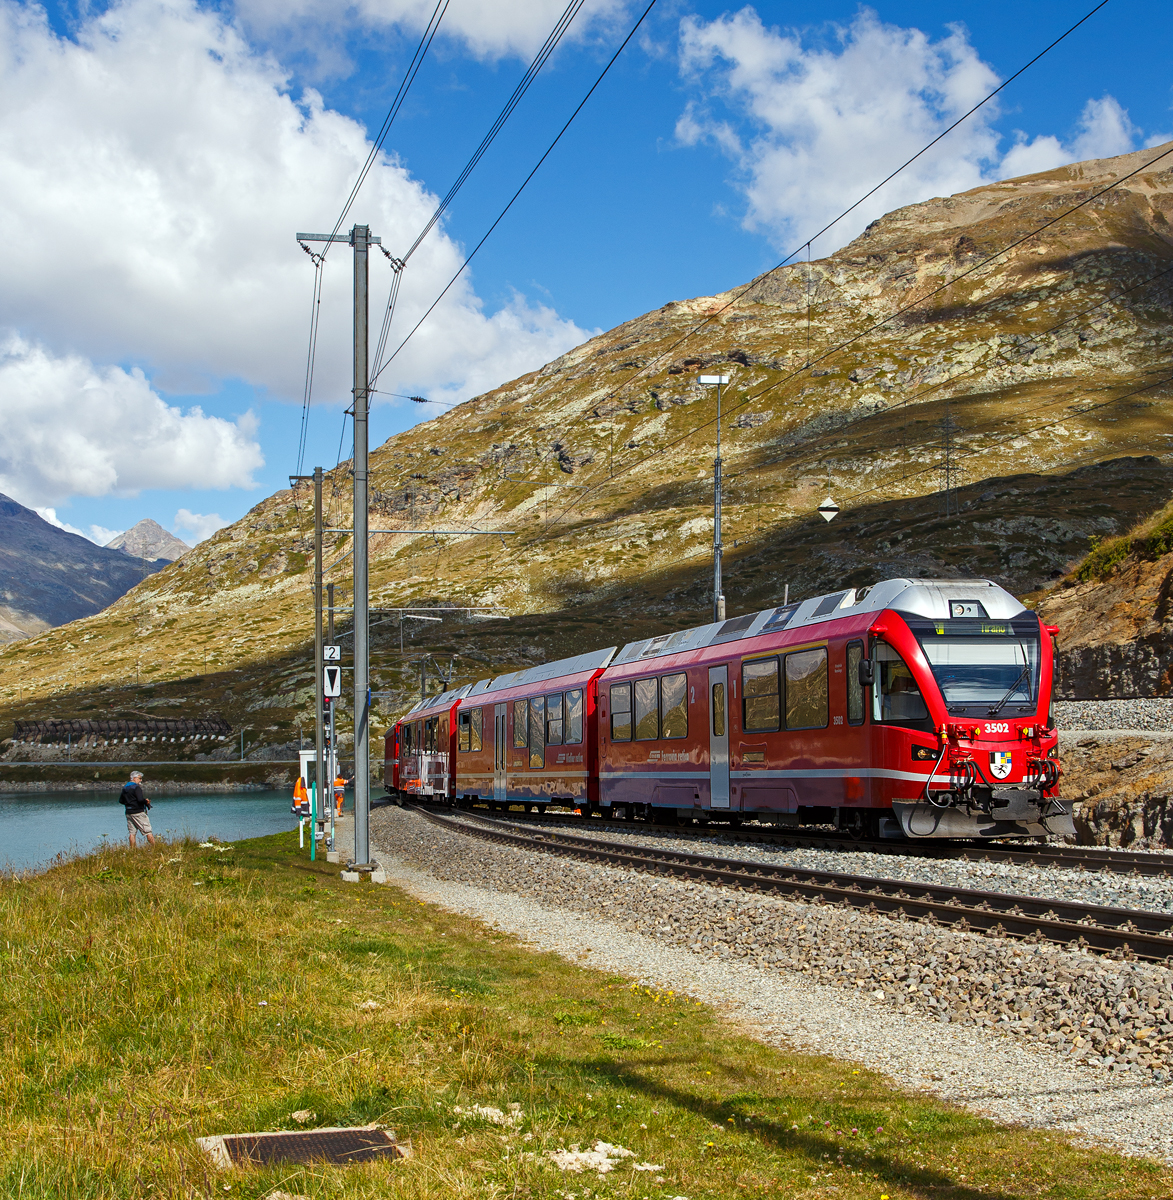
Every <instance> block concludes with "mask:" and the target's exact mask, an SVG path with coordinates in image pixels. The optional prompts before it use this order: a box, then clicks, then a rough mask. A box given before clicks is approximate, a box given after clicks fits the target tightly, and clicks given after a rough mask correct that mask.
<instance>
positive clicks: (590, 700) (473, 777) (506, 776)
mask: <svg viewBox="0 0 1173 1200" xmlns="http://www.w3.org/2000/svg"><path fill="white" fill-rule="evenodd" d="M614 653H615V648H614V647H613V646H612V647H611V648H610V649H607V650H595V651H593V652H592V653H590V654H580V655H578V656H577V657H575V658H564V659H562V660H560V661H559V662H553V663H544V664H543V665H542V666H540V667H529V668H527V669H526V670H524V671H515V672H514V673H513V674H511V675H502V676H499V677H498V678H497V679H494V680H492V681H491V682H489V681H486V682H485V684H483V685H482V684H477V685H476V686H475V687H474V688H473V689H472V690H471V691H470V692H469V694H468V695H466V696H464V697H462V699H461V701H460V708H459V712H458V716H457V720H458V723H459V725H458V729H459V733H458V756H459V757H458V762H459V767H458V773H457V774H458V778H457V784H456V795H457V796H458V797H459V798H460V799H461V800H462V801H463V802H464V803H467V804H472V803H475V802H477V801H479V800H485V801H488V804H489V807H490V808H497V807H501V808H508V807H509V805H511V804H522V805H524V806H525V807H526V808H536V809H537V810H538V811H539V812H542V811H544V810H545V808H546V805H547V804H551V803H563V804H568V805H570V806H572V807H574V808H578V809H581V810H583V811H585V812H589V811H590V809H591V806H592V805H594V804H597V803H598V794H599V793H598V761H597V755H598V746H599V731H598V710H597V705H596V701H597V695H598V678H599V676H600V675H601V674H602V672H603V668H604V667H605V666H606V665H607V663H608V662H610V661H611V658H612V656H613V655H614Z"/></svg>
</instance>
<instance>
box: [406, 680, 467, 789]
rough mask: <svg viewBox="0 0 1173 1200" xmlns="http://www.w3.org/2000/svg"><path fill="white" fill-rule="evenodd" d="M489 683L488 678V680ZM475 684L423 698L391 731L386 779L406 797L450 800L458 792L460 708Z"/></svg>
mask: <svg viewBox="0 0 1173 1200" xmlns="http://www.w3.org/2000/svg"><path fill="white" fill-rule="evenodd" d="M485 682H486V683H488V680H485ZM474 686H476V685H474V684H471V683H469V684H466V685H465V686H464V687H462V688H459V689H458V690H456V691H451V692H442V693H441V694H440V695H438V696H429V697H428V698H427V699H426V700H421V701H419V703H418V704H416V705H415V706H414V707H413V708H412V709H411V710H410V711H409V712H408V714H407V716H406V717H404V718H403V719H402V720H401V721H397V722H396V724H395V726H394V728H392V729H391V730H390V731H389V732H388V733H387V738H386V743H385V750H384V758H383V779H384V782H385V784H386V786H387V788H388V790H390V791H393V792H398V793H399V794H401V795H404V796H415V797H418V798H426V799H429V800H447V801H450V800H451V799H452V797H453V795H454V794H455V786H456V778H455V768H456V741H457V739H456V707H457V705H458V704H459V703H460V698H461V697H462V696H464V695H466V694H467V693H468V692H469V691H471V690H472V688H473V687H474Z"/></svg>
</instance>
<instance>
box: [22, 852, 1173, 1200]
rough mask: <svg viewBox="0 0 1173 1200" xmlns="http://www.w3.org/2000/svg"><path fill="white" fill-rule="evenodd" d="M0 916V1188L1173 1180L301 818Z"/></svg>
mask: <svg viewBox="0 0 1173 1200" xmlns="http://www.w3.org/2000/svg"><path fill="white" fill-rule="evenodd" d="M130 912H133V913H135V914H136V917H137V919H133V920H128V919H127V914H128V913H130ZM0 917H2V919H3V921H4V928H5V942H4V944H3V948H2V949H0V961H2V962H3V971H2V972H0V1001H2V1005H0V1009H2V1011H3V1014H4V1016H3V1019H2V1021H0V1028H2V1029H3V1035H4V1036H3V1039H2V1040H0V1106H2V1111H3V1116H4V1123H5V1130H6V1134H7V1136H6V1137H5V1139H4V1143H3V1145H2V1146H0V1194H2V1195H4V1196H11V1197H21V1198H22V1200H61V1198H63V1197H70V1198H72V1197H103V1198H104V1200H105V1198H109V1200H148V1198H153V1197H159V1196H166V1197H169V1198H172V1200H181V1198H182V1200H187V1198H189V1197H190V1198H194V1197H207V1196H211V1195H217V1196H233V1197H248V1198H249V1200H260V1198H261V1197H271V1196H277V1195H293V1196H305V1197H313V1198H315V1200H318V1198H321V1200H326V1198H330V1200H342V1198H346V1200H365V1198H368V1197H369V1198H374V1197H380V1198H386V1200H400V1198H402V1200H408V1198H410V1200H441V1198H442V1200H472V1198H473V1197H484V1198H490V1197H492V1198H497V1197H501V1196H516V1197H529V1198H531V1200H555V1198H559V1197H566V1196H567V1195H568V1194H573V1195H585V1191H584V1188H585V1190H587V1191H590V1192H591V1193H592V1194H593V1195H595V1196H598V1197H619V1196H624V1197H632V1198H636V1197H638V1198H640V1200H650V1198H651V1197H663V1196H676V1195H688V1196H694V1197H701V1196H704V1197H711V1198H713V1200H732V1198H733V1197H740V1196H745V1195H754V1196H762V1195H767V1194H768V1195H772V1196H773V1195H778V1196H795V1195H802V1196H810V1197H814V1196H819V1197H831V1196H834V1197H838V1198H840V1200H884V1197H891V1200H915V1198H918V1197H924V1196H928V1195H932V1196H938V1197H941V1198H942V1200H976V1197H978V1196H994V1197H1002V1198H1005V1200H1019V1198H1022V1200H1025V1198H1027V1197H1049V1198H1053V1200H1122V1198H1124V1197H1128V1198H1130V1200H1132V1198H1136V1200H1140V1198H1142V1197H1145V1198H1147V1197H1158V1196H1168V1195H1169V1192H1170V1186H1171V1183H1173V1178H1171V1175H1170V1172H1169V1170H1168V1169H1167V1168H1166V1167H1164V1166H1162V1165H1161V1164H1159V1163H1156V1162H1153V1161H1151V1160H1147V1159H1141V1158H1126V1157H1122V1156H1121V1155H1119V1154H1114V1153H1109V1152H1105V1151H1102V1150H1097V1149H1089V1148H1086V1147H1081V1146H1078V1145H1076V1144H1074V1143H1073V1141H1072V1140H1071V1139H1069V1138H1066V1137H1063V1136H1060V1135H1057V1134H1052V1133H1048V1132H1045V1131H1040V1130H1037V1129H1021V1128H1007V1127H1001V1126H997V1125H995V1124H994V1123H993V1122H991V1121H988V1120H984V1119H981V1118H979V1117H975V1116H972V1115H971V1114H969V1113H967V1112H964V1111H963V1110H961V1109H958V1108H955V1107H953V1106H950V1105H948V1104H945V1103H942V1102H940V1101H938V1100H935V1099H932V1098H928V1097H925V1096H918V1095H906V1094H903V1093H901V1092H899V1091H897V1090H895V1089H893V1088H892V1087H891V1086H890V1085H888V1084H887V1083H886V1082H885V1081H884V1080H883V1079H882V1078H881V1077H879V1076H878V1075H876V1074H875V1073H874V1072H871V1071H867V1070H858V1069H853V1068H852V1067H851V1066H850V1064H848V1063H844V1062H839V1061H835V1060H833V1059H829V1058H821V1057H818V1056H815V1055H811V1054H803V1053H788V1052H785V1051H782V1050H777V1049H774V1048H772V1047H769V1046H766V1045H763V1044H762V1043H761V1042H758V1041H755V1040H753V1039H752V1038H751V1037H749V1036H746V1035H744V1034H742V1033H741V1032H739V1031H738V1030H736V1029H732V1028H731V1027H730V1024H729V1022H728V1021H727V1020H726V1019H724V1018H723V1017H722V1016H721V1015H719V1014H717V1013H714V1012H712V1011H711V1010H710V1009H708V1008H707V1007H704V1006H702V1005H700V1004H699V1003H697V1002H695V1001H693V1000H691V999H689V998H688V997H686V996H681V995H676V994H674V993H672V992H664V991H660V990H658V989H654V988H651V987H640V986H636V985H635V984H633V983H632V982H631V981H630V980H627V979H624V978H622V977H620V976H613V975H605V974H603V973H602V972H598V971H591V970H587V969H586V968H583V967H578V966H572V965H570V964H569V963H566V962H564V961H562V960H561V959H559V958H557V957H556V956H554V955H552V954H535V953H533V952H532V951H530V950H527V949H525V948H523V947H520V946H518V945H517V943H516V942H515V941H514V940H513V939H512V938H509V937H504V936H502V935H501V934H500V933H499V932H497V931H495V930H494V929H491V928H489V927H487V926H485V925H483V924H481V923H480V922H477V921H473V920H469V919H465V918H462V917H459V916H454V915H452V914H450V913H446V912H443V911H441V910H438V909H435V908H432V907H430V906H426V905H423V904H421V903H419V902H418V901H416V900H414V899H413V898H412V897H411V896H409V895H406V894H405V893H403V892H400V891H398V890H397V889H394V888H391V887H379V886H375V885H371V884H363V885H349V884H344V883H342V882H341V881H340V880H339V878H338V874H337V869H336V868H329V867H328V865H327V864H326V863H323V862H318V863H310V862H309V861H308V857H307V852H306V851H304V850H302V851H300V852H299V850H298V847H297V836H296V834H281V835H278V836H275V837H271V838H264V839H257V840H256V841H249V842H242V843H239V844H238V845H236V846H222V845H220V846H213V847H207V846H204V847H197V846H196V845H194V844H193V843H191V842H186V843H172V844H170V845H160V846H158V847H156V848H153V849H151V850H145V849H139V850H137V851H129V850H127V849H126V848H125V847H120V848H117V849H114V848H109V849H105V850H103V851H101V852H100V853H99V854H96V855H93V856H91V857H89V858H83V859H78V860H75V861H72V862H68V863H63V864H61V865H59V866H57V867H55V868H54V869H52V870H50V871H48V872H45V873H43V874H41V875H39V876H35V877H32V878H29V879H25V880H18V879H12V878H7V879H0ZM370 1122H378V1123H382V1124H385V1125H388V1126H390V1127H391V1128H393V1129H394V1130H395V1131H396V1134H397V1136H398V1138H399V1139H400V1140H401V1141H402V1142H410V1144H411V1148H412V1151H413V1154H412V1157H411V1158H409V1159H407V1160H404V1161H397V1162H387V1161H383V1162H378V1163H363V1164H356V1165H352V1166H349V1167H338V1166H329V1165H323V1164H317V1165H315V1166H312V1167H304V1166H291V1165H288V1164H284V1165H279V1166H273V1167H260V1168H256V1169H246V1170H234V1171H231V1172H223V1173H222V1172H219V1171H217V1170H215V1169H214V1168H213V1167H212V1165H211V1163H210V1162H209V1161H208V1159H207V1158H206V1157H205V1156H204V1154H203V1153H202V1152H201V1151H200V1149H199V1148H198V1147H197V1145H196V1142H195V1139H196V1138H197V1137H200V1136H204V1135H214V1134H224V1133H244V1132H251V1131H257V1130H266V1129H296V1128H299V1127H301V1128H317V1127H323V1126H335V1125H359V1124H366V1123H370ZM848 1131H850V1132H848ZM598 1141H603V1142H605V1143H607V1144H608V1145H609V1146H620V1147H623V1149H624V1154H623V1155H618V1154H616V1155H614V1156H613V1157H614V1159H615V1164H614V1170H613V1171H612V1172H611V1173H610V1174H607V1175H605V1176H604V1175H598V1174H595V1172H594V1171H590V1172H588V1173H586V1174H583V1173H578V1174H574V1173H571V1172H568V1171H566V1170H564V1169H559V1166H558V1157H557V1156H558V1155H559V1154H560V1153H561V1152H564V1151H565V1150H566V1149H567V1148H568V1147H579V1146H580V1147H582V1148H584V1149H585V1148H589V1147H592V1146H594V1145H595V1144H596V1142H598ZM629 1152H630V1153H629ZM637 1164H639V1165H637ZM653 1167H654V1169H652V1168H653Z"/></svg>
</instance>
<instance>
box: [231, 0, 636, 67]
mask: <svg viewBox="0 0 1173 1200" xmlns="http://www.w3.org/2000/svg"><path fill="white" fill-rule="evenodd" d="M435 7H436V4H435V0H352V2H350V3H345V4H339V3H337V0H236V11H237V12H238V13H239V14H240V16H241V18H242V19H243V20H244V21H245V23H246V24H247V25H248V27H249V28H250V29H252V30H255V31H256V32H258V33H264V34H267V35H270V36H271V35H273V34H275V33H284V34H285V35H286V36H287V37H289V38H290V39H292V40H295V41H300V42H303V43H304V44H305V45H306V46H307V47H308V48H309V49H311V50H312V51H313V52H314V53H315V54H317V55H319V56H321V55H327V56H330V57H332V58H334V59H335V60H337V59H340V58H342V57H344V56H343V52H342V51H341V50H340V49H339V47H340V45H341V41H342V37H341V35H342V34H343V33H345V32H346V31H348V30H350V29H352V28H353V27H354V26H355V25H359V26H363V27H365V28H367V29H376V30H387V29H391V28H396V29H400V30H404V31H406V32H410V33H412V34H418V33H422V32H423V30H424V28H425V26H426V25H427V23H428V20H429V18H430V17H431V15H432V12H433V11H434V9H435ZM565 7H566V3H565V0H509V2H508V3H502V2H501V0H456V3H454V4H452V5H451V7H450V8H449V9H448V11H447V12H445V14H444V18H443V20H442V22H441V24H440V34H439V37H440V40H441V41H443V40H446V39H452V40H457V41H459V42H461V43H462V44H463V45H464V46H465V47H466V48H467V49H468V50H469V51H471V52H472V53H473V54H474V55H476V56H477V57H478V58H485V59H497V58H501V57H504V56H508V55H522V56H525V57H531V56H532V55H533V54H534V53H535V52H536V51H537V49H538V47H539V46H540V45H541V44H542V43H543V42H544V41H545V39H546V36H547V34H548V33H549V32H550V30H551V29H552V28H553V27H554V24H555V22H556V21H557V20H558V18H559V17H560V16H561V15H562V12H563V10H564V9H565ZM626 8H627V5H626V4H625V3H624V2H623V0H588V2H587V3H586V4H584V5H583V7H582V9H581V11H580V12H579V13H578V15H577V16H576V17H575V20H574V24H573V25H572V26H571V27H570V30H569V32H568V34H567V36H566V39H565V40H566V41H575V40H578V39H580V38H582V37H585V36H586V35H587V34H588V33H590V32H591V31H592V30H594V29H597V28H598V27H599V26H600V25H602V26H604V27H606V26H608V25H609V24H610V23H611V21H612V19H613V18H615V17H616V16H618V15H620V14H622V13H624V12H625V11H626Z"/></svg>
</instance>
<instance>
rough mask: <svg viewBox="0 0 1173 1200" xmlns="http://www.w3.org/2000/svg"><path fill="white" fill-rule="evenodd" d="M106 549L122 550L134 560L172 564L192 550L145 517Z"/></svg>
mask: <svg viewBox="0 0 1173 1200" xmlns="http://www.w3.org/2000/svg"><path fill="white" fill-rule="evenodd" d="M106 547H107V549H109V550H121V551H122V552H123V554H129V555H131V556H132V557H133V558H142V559H146V561H147V562H158V563H172V562H174V561H175V560H176V559H177V558H182V556H183V555H185V554H186V553H187V552H188V551H189V550H190V549H191V547H190V546H189V545H188V544H187V543H186V542H184V541H181V540H180V539H179V538H177V537H176V536H175V535H174V534H173V533H168V532H167V530H166V529H164V528H163V526H162V525H160V524H159V523H158V522H157V521H152V520H151V518H150V517H144V518H143V520H141V521H139V522H138V524H136V525H132V526H131V527H130V528H129V529H128V530H127V531H126V532H125V533H120V534H119V535H118V536H117V537H116V538H115V539H114V540H113V541H110V542H107V543H106Z"/></svg>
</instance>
